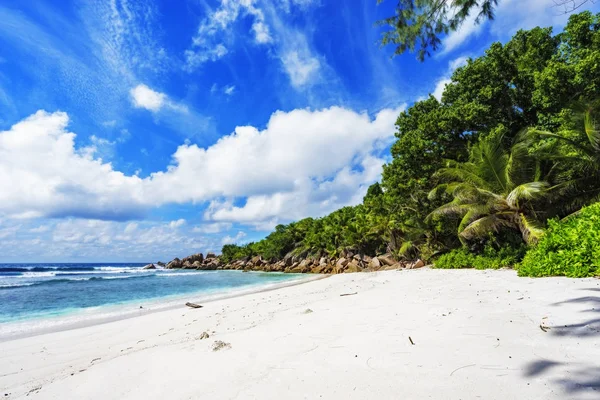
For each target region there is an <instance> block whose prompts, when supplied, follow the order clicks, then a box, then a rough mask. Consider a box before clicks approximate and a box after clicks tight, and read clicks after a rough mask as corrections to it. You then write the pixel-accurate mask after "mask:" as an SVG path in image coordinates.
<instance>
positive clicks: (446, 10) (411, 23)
mask: <svg viewBox="0 0 600 400" xmlns="http://www.w3.org/2000/svg"><path fill="white" fill-rule="evenodd" d="M381 1H382V0H378V2H381ZM497 4H498V0H481V1H477V0H452V1H448V0H398V6H397V7H396V14H395V15H394V16H392V17H390V18H386V19H384V20H383V21H379V24H380V25H384V26H389V27H390V30H388V31H387V32H385V33H384V36H383V39H382V41H381V43H382V45H388V44H393V45H394V46H396V54H402V53H404V52H405V51H407V50H409V51H411V52H413V51H415V49H416V48H417V47H418V48H419V50H418V53H417V54H418V58H419V60H421V61H423V60H424V59H425V56H430V55H431V54H430V49H431V50H433V51H435V50H437V49H438V47H439V46H440V44H441V39H440V36H441V35H442V34H447V33H448V32H450V31H455V30H456V29H458V28H459V27H460V25H461V24H462V23H463V21H464V20H465V18H467V17H468V16H469V14H470V13H472V11H473V10H475V11H476V12H477V23H479V22H480V21H481V20H483V19H493V17H494V13H493V10H494V7H495V6H496V5H497Z"/></svg>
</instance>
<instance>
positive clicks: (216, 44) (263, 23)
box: [185, 0, 325, 89]
mask: <svg viewBox="0 0 600 400" xmlns="http://www.w3.org/2000/svg"><path fill="white" fill-rule="evenodd" d="M258 4H259V2H258V1H256V0H243V1H231V0H221V2H220V5H219V7H218V9H217V10H215V11H213V12H211V13H209V15H208V16H207V17H206V18H205V19H204V20H203V21H202V22H201V24H200V26H199V27H198V31H197V33H196V35H195V36H194V37H193V38H192V46H191V48H189V49H187V50H186V51H185V57H186V66H185V69H186V70H187V71H188V72H191V71H193V70H195V69H196V68H198V67H199V66H201V65H202V64H204V63H205V62H208V61H217V60H219V59H220V58H222V57H223V56H225V55H226V54H227V53H228V52H229V49H230V48H231V47H233V46H234V42H235V40H236V36H235V30H234V29H233V24H234V23H235V22H236V21H237V20H238V19H240V18H241V17H245V16H250V17H251V18H252V19H253V22H252V28H251V31H252V33H253V35H254V41H255V43H257V44H259V45H269V49H272V50H274V51H273V55H274V57H275V59H278V60H279V61H280V62H281V63H282V66H283V70H284V71H285V73H286V74H287V75H288V76H289V78H290V82H291V84H292V86H294V87H295V88H296V89H302V88H305V87H307V86H310V85H312V84H314V83H316V82H317V81H319V79H320V78H321V71H322V69H323V67H324V64H325V61H324V59H322V58H319V57H318V56H317V55H315V54H314V51H313V49H311V46H310V45H309V42H308V39H307V36H306V33H305V32H302V31H300V30H297V29H294V28H292V27H290V26H289V24H288V23H287V22H286V21H283V20H282V19H281V18H280V15H279V13H278V9H277V8H276V7H274V6H273V5H272V3H270V2H261V3H260V5H261V6H262V8H259V7H258ZM314 4H316V1H313V0H291V2H290V1H289V0H287V1H285V2H279V3H277V5H278V6H279V10H281V9H283V10H284V11H285V12H288V13H289V12H290V9H291V6H295V7H299V8H301V9H306V8H308V7H309V6H311V5H314Z"/></svg>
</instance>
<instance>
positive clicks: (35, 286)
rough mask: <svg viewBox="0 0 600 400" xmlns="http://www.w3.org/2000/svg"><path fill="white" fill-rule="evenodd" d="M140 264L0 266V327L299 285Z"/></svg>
mask: <svg viewBox="0 0 600 400" xmlns="http://www.w3.org/2000/svg"><path fill="white" fill-rule="evenodd" d="M143 265H144V264H27V265H25V264H0V323H2V322H13V321H23V320H28V319H32V318H44V317H52V316H58V315H66V314H70V313H75V312H77V311H85V310H86V309H91V308H93V307H100V306H109V305H116V304H127V303H131V302H135V301H142V300H143V301H147V300H156V299H161V298H169V297H173V296H176V295H185V294H191V293H194V294H198V295H202V294H214V293H223V294H226V293H227V292H231V291H234V290H236V289H237V290H239V289H246V288H247V289H250V288H253V287H260V286H263V285H270V284H275V283H280V282H281V283H283V282H286V281H290V280H294V279H298V278H299V277H298V275H293V274H277V273H243V272H241V271H183V270H164V269H157V270H142V266H143Z"/></svg>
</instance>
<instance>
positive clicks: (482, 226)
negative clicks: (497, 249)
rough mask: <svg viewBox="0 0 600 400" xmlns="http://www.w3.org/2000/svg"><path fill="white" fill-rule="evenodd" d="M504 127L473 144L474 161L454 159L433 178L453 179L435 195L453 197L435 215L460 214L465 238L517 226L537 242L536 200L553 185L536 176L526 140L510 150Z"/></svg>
mask: <svg viewBox="0 0 600 400" xmlns="http://www.w3.org/2000/svg"><path fill="white" fill-rule="evenodd" d="M501 134H502V130H498V131H497V132H496V134H494V135H491V136H489V137H488V138H486V139H482V140H480V141H479V142H478V143H476V144H475V145H474V146H473V147H472V148H471V155H470V161H469V162H464V163H457V162H452V161H449V162H448V164H447V167H445V168H441V169H439V170H438V171H437V172H436V173H435V175H434V176H437V177H439V178H440V179H441V180H443V181H447V182H448V183H442V184H440V185H438V186H437V187H436V188H435V189H434V190H432V191H431V192H430V197H433V198H435V197H438V196H439V195H440V193H445V194H448V195H450V196H452V197H453V200H452V201H451V202H449V203H447V204H444V205H443V206H441V207H438V208H437V209H435V210H434V211H433V212H432V214H431V215H458V216H459V217H460V223H459V225H458V234H459V236H460V237H461V239H463V240H471V239H478V238H482V237H486V236H488V235H489V233H490V232H499V231H500V230H501V229H503V228H509V229H516V230H518V231H520V232H521V234H522V236H523V239H524V240H525V241H526V242H528V243H532V242H535V241H536V240H537V239H538V238H539V237H540V236H541V234H542V230H541V228H540V223H539V222H538V221H537V220H536V218H535V210H534V208H533V206H532V201H533V200H535V199H537V198H540V197H542V196H544V195H545V194H546V193H547V190H546V189H547V188H548V186H549V185H548V183H547V182H544V181H540V180H536V177H537V176H538V175H539V173H538V168H537V165H536V162H535V160H534V159H533V158H532V157H530V156H529V153H528V151H527V149H526V148H524V147H523V146H522V145H521V143H517V144H515V145H514V146H513V147H512V149H511V151H510V153H509V152H507V151H505V150H504V149H503V145H502V135H501Z"/></svg>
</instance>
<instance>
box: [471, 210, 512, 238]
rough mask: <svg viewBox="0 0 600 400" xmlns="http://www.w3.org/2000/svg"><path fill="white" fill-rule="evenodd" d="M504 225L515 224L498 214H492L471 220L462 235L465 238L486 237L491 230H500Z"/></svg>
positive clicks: (510, 225)
mask: <svg viewBox="0 0 600 400" xmlns="http://www.w3.org/2000/svg"><path fill="white" fill-rule="evenodd" d="M502 227H514V224H512V223H511V222H510V220H508V219H505V218H501V217H500V216H499V215H498V214H492V215H488V216H486V217H482V218H479V219H477V220H475V221H473V222H471V223H470V224H469V225H467V227H465V229H463V231H462V232H461V233H460V236H461V237H463V238H465V239H473V238H480V237H485V236H487V235H488V233H489V232H492V231H494V232H498V231H499V230H500V228H502Z"/></svg>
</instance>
